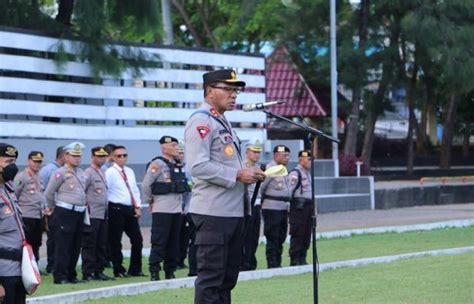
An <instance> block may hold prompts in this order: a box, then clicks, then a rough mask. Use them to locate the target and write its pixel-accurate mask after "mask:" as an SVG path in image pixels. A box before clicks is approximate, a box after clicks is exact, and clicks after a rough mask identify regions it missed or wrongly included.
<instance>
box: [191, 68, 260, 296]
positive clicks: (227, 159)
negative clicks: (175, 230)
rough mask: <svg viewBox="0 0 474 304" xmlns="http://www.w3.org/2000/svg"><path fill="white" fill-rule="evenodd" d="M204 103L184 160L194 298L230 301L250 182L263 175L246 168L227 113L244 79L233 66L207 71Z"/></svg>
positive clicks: (194, 120)
mask: <svg viewBox="0 0 474 304" xmlns="http://www.w3.org/2000/svg"><path fill="white" fill-rule="evenodd" d="M203 79H204V98H205V103H203V104H202V106H201V108H200V109H199V110H198V111H196V112H195V113H193V115H192V116H191V117H190V118H189V120H188V122H187V123H186V127H185V144H186V146H185V150H186V153H185V154H186V160H187V161H186V163H187V165H188V168H189V170H190V173H191V176H192V180H193V189H192V197H191V203H190V209H189V212H190V213H191V216H192V219H193V221H194V223H195V225H196V240H195V245H196V246H197V268H198V269H197V279H196V281H195V283H194V284H195V296H194V300H195V303H230V302H231V290H232V289H233V288H234V286H235V284H236V283H237V278H238V275H239V266H240V259H241V255H242V242H243V228H244V216H246V215H248V214H249V211H250V210H249V199H248V193H247V191H246V184H252V183H255V182H256V181H257V180H263V179H264V178H265V175H264V173H263V172H262V171H261V170H260V169H256V168H244V165H243V159H242V155H241V151H240V142H239V138H238V137H237V134H236V133H235V132H234V130H233V129H232V127H231V124H230V123H229V121H228V120H227V119H226V117H225V116H224V113H225V112H226V111H230V110H233V109H234V108H235V106H236V98H237V94H239V93H240V91H241V89H242V87H244V86H245V82H243V81H240V80H237V77H236V74H235V72H234V71H233V70H218V71H213V72H208V73H205V74H204V75H203Z"/></svg>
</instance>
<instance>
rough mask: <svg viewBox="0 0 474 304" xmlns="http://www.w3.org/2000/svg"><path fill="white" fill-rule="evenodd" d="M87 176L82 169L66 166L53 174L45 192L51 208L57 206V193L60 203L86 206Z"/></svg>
mask: <svg viewBox="0 0 474 304" xmlns="http://www.w3.org/2000/svg"><path fill="white" fill-rule="evenodd" d="M85 187H86V176H85V174H84V171H83V170H82V169H81V168H76V169H72V168H71V167H69V166H67V165H64V166H62V167H61V168H59V169H58V170H56V171H55V172H54V173H53V176H51V178H50V179H49V183H48V187H47V188H46V191H45V196H46V201H47V204H48V207H49V208H52V207H54V206H55V195H54V194H55V193H56V200H57V201H58V202H64V203H68V204H72V205H76V206H85V204H86V193H85Z"/></svg>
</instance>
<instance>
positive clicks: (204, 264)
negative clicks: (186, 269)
mask: <svg viewBox="0 0 474 304" xmlns="http://www.w3.org/2000/svg"><path fill="white" fill-rule="evenodd" d="M192 218H193V221H194V224H195V226H196V240H195V244H196V246H197V256H196V257H197V278H196V281H195V282H194V286H195V294H194V303H196V304H207V303H219V304H226V303H231V290H232V289H233V288H234V287H235V285H236V284H237V278H238V276H239V268H240V259H241V256H242V244H243V233H244V218H242V217H217V216H209V215H200V214H192Z"/></svg>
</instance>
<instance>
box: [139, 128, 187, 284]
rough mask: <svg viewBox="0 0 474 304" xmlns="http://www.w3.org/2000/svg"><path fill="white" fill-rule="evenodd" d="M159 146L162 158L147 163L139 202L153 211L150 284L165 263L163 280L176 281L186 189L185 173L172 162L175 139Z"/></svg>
mask: <svg viewBox="0 0 474 304" xmlns="http://www.w3.org/2000/svg"><path fill="white" fill-rule="evenodd" d="M160 144H161V153H162V155H163V156H160V157H158V158H156V159H155V160H153V161H152V162H151V163H150V166H149V167H148V170H147V172H146V174H145V177H144V179H143V182H142V199H143V201H144V202H146V203H149V204H150V210H151V212H152V226H151V251H150V257H149V267H150V276H151V280H152V281H157V280H159V279H160V270H161V265H160V264H161V262H164V263H163V268H164V271H165V278H166V279H174V278H175V276H174V272H175V271H176V267H177V265H178V262H179V235H180V229H181V219H182V218H181V211H182V204H183V193H185V192H186V191H188V190H189V188H188V184H187V180H186V177H185V175H184V172H183V171H181V167H179V166H177V165H176V162H175V158H177V157H178V140H177V139H176V138H174V137H172V136H163V137H161V139H160Z"/></svg>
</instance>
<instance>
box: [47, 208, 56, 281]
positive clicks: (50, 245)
mask: <svg viewBox="0 0 474 304" xmlns="http://www.w3.org/2000/svg"><path fill="white" fill-rule="evenodd" d="M46 218H47V221H48V232H47V234H46V235H47V237H48V239H47V240H46V251H47V252H46V253H47V255H48V264H47V265H46V271H47V272H53V268H54V251H55V242H54V233H55V231H54V229H55V227H56V226H55V224H54V218H55V216H54V213H53V214H51V215H50V216H47V217H46Z"/></svg>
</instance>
